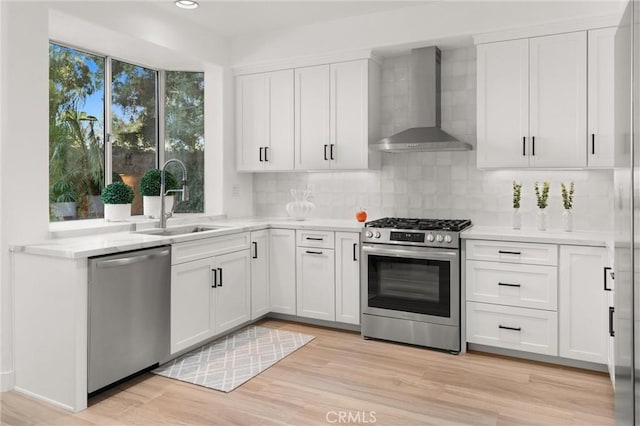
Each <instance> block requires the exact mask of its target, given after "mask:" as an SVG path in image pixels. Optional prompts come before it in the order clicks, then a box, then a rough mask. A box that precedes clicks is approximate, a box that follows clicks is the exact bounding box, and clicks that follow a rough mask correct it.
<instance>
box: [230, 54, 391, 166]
mask: <svg viewBox="0 0 640 426" xmlns="http://www.w3.org/2000/svg"><path fill="white" fill-rule="evenodd" d="M379 95H380V66H379V65H378V64H377V63H376V62H375V61H372V60H369V59H358V60H348V61H343V62H337V63H331V64H325V65H317V66H305V67H299V68H295V69H287V70H282V71H274V72H269V73H257V74H250V75H241V76H238V77H236V145H237V147H236V150H237V163H238V170H239V171H282V170H294V169H295V170H326V169H333V170H358V169H367V168H372V167H377V164H378V162H379V154H376V153H370V152H369V143H370V142H373V141H376V140H377V139H378V138H379V132H378V127H379V119H378V111H379V104H380V102H379V99H378V98H379Z"/></svg>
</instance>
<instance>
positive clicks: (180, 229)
mask: <svg viewBox="0 0 640 426" xmlns="http://www.w3.org/2000/svg"><path fill="white" fill-rule="evenodd" d="M222 228H224V227H222V226H209V225H188V226H172V227H170V228H165V229H158V228H154V229H146V230H144V231H137V232H136V233H138V234H147V235H159V236H163V237H169V236H173V235H185V234H194V233H197V232H207V231H215V230H217V229H222Z"/></svg>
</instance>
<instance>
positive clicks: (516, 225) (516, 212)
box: [512, 209, 522, 229]
mask: <svg viewBox="0 0 640 426" xmlns="http://www.w3.org/2000/svg"><path fill="white" fill-rule="evenodd" d="M512 224H513V229H520V228H521V227H522V213H521V212H520V209H513V221H512Z"/></svg>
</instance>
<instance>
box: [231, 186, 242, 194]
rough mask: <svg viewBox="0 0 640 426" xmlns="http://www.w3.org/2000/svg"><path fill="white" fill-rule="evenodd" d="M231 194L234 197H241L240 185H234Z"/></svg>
mask: <svg viewBox="0 0 640 426" xmlns="http://www.w3.org/2000/svg"><path fill="white" fill-rule="evenodd" d="M231 194H232V195H233V196H234V197H239V196H240V185H238V184H237V183H234V184H233V187H232V188H231Z"/></svg>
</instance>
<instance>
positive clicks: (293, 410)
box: [0, 320, 614, 425]
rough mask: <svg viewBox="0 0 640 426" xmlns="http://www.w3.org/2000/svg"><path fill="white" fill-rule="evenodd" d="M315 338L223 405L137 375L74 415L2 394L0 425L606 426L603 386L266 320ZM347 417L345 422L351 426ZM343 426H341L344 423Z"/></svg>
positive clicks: (511, 363) (555, 369)
mask: <svg viewBox="0 0 640 426" xmlns="http://www.w3.org/2000/svg"><path fill="white" fill-rule="evenodd" d="M260 325H264V326H267V327H273V328H282V329H285V330H291V331H299V332H302V333H307V334H312V335H314V336H316V338H315V339H314V340H313V341H312V342H311V343H309V344H308V345H306V346H305V347H303V348H301V349H300V350H298V351H296V352H294V353H293V354H291V355H289V356H288V357H287V358H285V359H283V360H282V361H280V362H279V363H277V364H276V365H275V366H273V367H271V368H270V369H268V370H266V371H265V372H263V373H262V374H260V375H258V376H257V377H255V378H253V379H252V380H250V381H248V382H247V383H245V384H244V385H242V386H240V387H239V388H237V389H236V390H234V391H232V392H231V393H228V394H226V393H223V392H218V391H215V390H211V389H207V388H203V387H199V386H195V385H190V384H187V383H183V382H179V381H177V380H172V379H168V378H165V377H160V376H156V375H153V374H145V375H143V376H140V377H138V378H136V379H134V380H133V381H131V382H129V383H126V384H125V385H122V386H119V387H118V388H116V389H114V390H112V391H109V392H106V393H104V394H101V395H100V396H97V397H95V398H94V399H92V400H90V402H89V403H90V406H89V408H88V409H87V410H85V411H82V412H80V413H76V414H71V413H68V412H65V411H64V410H61V409H58V408H55V407H52V406H50V405H48V404H45V403H42V402H39V401H36V400H34V399H31V398H28V397H26V396H23V395H21V394H18V393H15V392H8V393H5V394H1V399H2V405H1V409H2V412H1V418H0V420H1V423H2V424H3V425H28V424H46V425H83V424H89V425H91V424H101V425H105V424H108V425H134V424H135V425H141V424H142V425H160V424H171V425H177V424H189V425H215V424H240V425H262V424H293V425H315V424H325V425H326V424H331V423H333V424H341V423H340V417H339V416H340V415H341V414H340V413H341V412H343V413H344V414H343V416H345V417H343V420H344V421H345V422H346V421H349V420H350V423H351V424H355V423H358V421H359V423H360V424H367V423H368V424H373V423H376V424H380V425H429V424H433V425H442V424H482V425H494V424H544V425H571V424H579V425H587V424H594V425H607V424H613V423H614V418H613V404H614V402H613V400H614V397H613V390H612V387H611V383H610V381H609V378H608V376H607V375H605V374H601V373H594V372H589V371H584V370H579V369H572V368H566V367H559V366H554V365H549V364H543V363H536V362H529V361H522V360H517V359H512V358H508V357H500V356H495V355H488V354H483V353H478V352H475V353H474V352H472V353H467V354H463V355H458V356H454V355H450V354H447V353H442V352H437V351H432V350H427V349H423V348H417V347H411V346H406V345H400V344H394V343H387V342H381V341H374V340H363V339H362V338H361V337H360V335H358V334H356V333H350V332H343V331H336V330H330V329H326V328H320V327H311V326H305V325H300V324H294V323H289V322H281V321H274V320H266V321H264V322H262V323H261V324H260ZM349 416H351V417H349ZM342 424H345V423H344V422H343V423H342Z"/></svg>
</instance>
